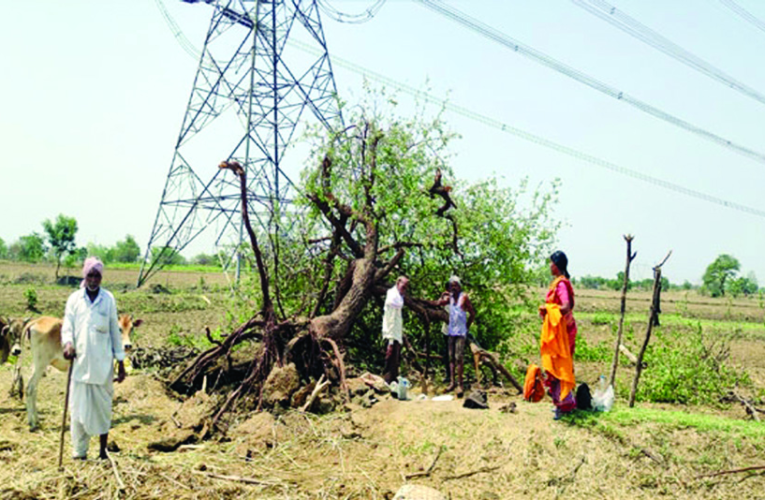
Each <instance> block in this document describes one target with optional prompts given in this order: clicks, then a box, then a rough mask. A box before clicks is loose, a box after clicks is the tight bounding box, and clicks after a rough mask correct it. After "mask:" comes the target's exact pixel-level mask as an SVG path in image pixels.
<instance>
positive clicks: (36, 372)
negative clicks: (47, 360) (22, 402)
mask: <svg viewBox="0 0 765 500" xmlns="http://www.w3.org/2000/svg"><path fill="white" fill-rule="evenodd" d="M37 363H38V359H37V357H35V363H34V367H33V371H32V376H31V377H30V378H29V384H28V385H27V401H26V403H27V422H28V423H29V430H30V431H33V430H35V429H36V428H37V424H38V418H37V384H39V383H40V379H41V378H42V374H43V373H44V371H45V367H44V366H42V367H41V366H38V364H37Z"/></svg>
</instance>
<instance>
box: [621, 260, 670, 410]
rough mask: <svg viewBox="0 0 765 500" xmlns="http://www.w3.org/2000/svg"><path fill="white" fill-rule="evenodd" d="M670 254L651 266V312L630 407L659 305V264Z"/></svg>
mask: <svg viewBox="0 0 765 500" xmlns="http://www.w3.org/2000/svg"><path fill="white" fill-rule="evenodd" d="M670 255H672V251H671V250H670V252H669V253H668V254H667V256H666V257H665V258H664V260H663V261H662V262H661V263H660V264H659V265H658V266H656V267H654V268H653V300H652V301H651V312H650V315H649V317H648V328H647V329H646V333H645V340H644V341H643V347H642V348H641V349H640V354H638V357H637V365H636V366H635V378H634V379H633V380H632V391H631V392H630V403H629V405H630V408H632V407H634V406H635V395H636V394H637V388H638V382H639V381H640V373H641V372H642V371H643V355H644V354H645V350H646V348H647V347H648V342H649V341H650V340H651V331H652V330H653V325H654V320H655V319H656V318H655V317H656V314H658V307H659V293H660V291H661V266H663V265H664V263H665V262H667V259H669V256H670Z"/></svg>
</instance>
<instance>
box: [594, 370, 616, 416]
mask: <svg viewBox="0 0 765 500" xmlns="http://www.w3.org/2000/svg"><path fill="white" fill-rule="evenodd" d="M613 406H614V386H612V385H609V384H608V382H606V377H605V375H601V376H600V380H599V381H598V388H597V389H596V390H595V394H593V395H592V407H593V409H595V410H596V411H609V410H611V408H612V407H613Z"/></svg>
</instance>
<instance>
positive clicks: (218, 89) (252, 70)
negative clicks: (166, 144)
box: [138, 0, 341, 286]
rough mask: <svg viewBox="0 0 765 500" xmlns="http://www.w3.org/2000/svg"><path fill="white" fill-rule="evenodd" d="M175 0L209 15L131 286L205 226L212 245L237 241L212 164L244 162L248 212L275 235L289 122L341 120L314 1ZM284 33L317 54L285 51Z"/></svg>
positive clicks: (230, 198) (237, 224)
mask: <svg viewBox="0 0 765 500" xmlns="http://www.w3.org/2000/svg"><path fill="white" fill-rule="evenodd" d="M183 1H184V2H186V3H206V4H209V5H210V6H211V7H212V9H213V13H212V18H211V20H210V27H209V29H208V30H207V36H206V38H205V43H204V47H203V49H202V53H201V56H200V60H199V67H198V69H197V73H196V77H195V78H194V85H193V88H192V91H191V97H190V98H189V102H188V106H187V108H186V114H185V116H184V119H183V124H182V126H181V131H180V133H179V134H178V140H177V142H176V145H175V152H174V154H173V159H172V163H171V165H170V170H169V172H168V174H167V180H166V181H165V188H164V191H163V193H162V200H161V201H160V204H159V209H158V211H157V216H156V219H155V221H154V227H153V229H152V231H151V235H150V237H149V243H148V246H147V249H146V254H145V258H144V263H143V265H142V266H141V271H140V274H139V277H138V286H141V285H142V284H143V283H145V282H146V280H147V279H149V278H150V277H151V276H152V275H153V274H155V273H156V272H157V271H159V270H160V269H161V268H162V267H163V266H165V265H167V264H168V263H170V262H171V259H172V258H173V256H174V255H175V254H176V253H177V252H180V251H181V250H183V249H184V248H185V247H186V246H187V245H188V244H189V243H190V242H191V241H192V240H194V239H195V238H196V237H198V236H199V235H200V234H201V233H203V232H205V231H215V233H214V236H215V244H216V245H222V244H223V243H224V242H225V241H226V239H227V238H232V237H233V238H234V239H235V241H236V242H237V243H241V241H242V226H241V215H240V188H239V181H238V179H236V178H234V177H227V176H225V175H224V172H223V171H221V170H219V169H218V168H217V165H218V163H219V162H220V161H221V160H237V161H239V162H240V163H241V164H242V166H244V167H245V170H246V172H247V184H248V186H247V187H248V191H249V192H248V198H249V200H250V203H251V206H250V213H252V214H268V215H267V216H266V217H263V218H261V225H262V226H263V227H264V228H265V229H267V230H269V231H270V232H271V233H272V234H274V233H276V232H278V229H277V231H275V230H274V228H275V227H276V228H278V221H279V216H278V214H279V211H280V210H281V209H282V208H281V207H284V206H285V205H286V204H288V203H290V201H291V197H292V196H293V195H294V186H293V185H292V183H291V181H290V179H289V178H288V176H287V175H286V174H285V171H284V169H283V167H284V163H283V160H284V153H285V149H286V147H287V146H288V145H289V143H290V140H291V139H292V138H293V135H294V133H295V131H296V128H297V126H298V124H299V123H302V122H304V121H305V120H306V119H307V118H315V119H318V120H319V122H321V123H322V124H323V125H325V126H326V127H327V128H332V126H333V124H335V123H337V121H338V119H341V117H340V110H339V107H338V103H337V99H336V93H337V91H336V87H335V81H334V76H333V74H332V67H331V65H330V61H329V54H328V51H327V45H326V40H325V37H324V31H323V28H322V24H321V19H320V16H319V6H318V0H183ZM290 37H295V38H298V39H299V40H301V41H303V42H306V41H309V42H310V43H311V44H312V45H314V47H315V48H317V49H318V50H319V54H320V55H318V56H308V55H306V54H305V53H304V52H299V51H298V50H297V49H295V48H291V47H290V46H288V45H287V40H288V39H289V38H290ZM232 129H233V130H237V131H241V133H240V132H237V133H236V134H234V135H233V136H232V134H231V130H232ZM267 226H270V229H269V227H267ZM238 255H239V253H238V250H232V251H231V253H230V255H229V256H228V258H227V262H226V263H225V265H226V267H228V266H229V265H230V264H231V262H232V260H233V259H234V258H235V257H237V256H238ZM238 269H239V268H238V259H237V276H238Z"/></svg>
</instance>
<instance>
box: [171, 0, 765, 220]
mask: <svg viewBox="0 0 765 500" xmlns="http://www.w3.org/2000/svg"><path fill="white" fill-rule="evenodd" d="M157 2H158V3H159V2H161V0H157ZM168 17H169V14H168ZM170 20H172V17H170ZM172 25H175V26H177V24H175V22H174V21H173V23H172V24H170V23H168V27H171V26H172ZM171 31H173V30H172V28H171ZM176 33H178V34H179V35H180V37H181V38H183V39H186V40H188V39H187V38H186V37H185V35H183V32H182V31H181V30H180V28H178V30H177V31H175V32H174V34H176ZM175 38H176V40H179V36H176V37H175ZM287 43H288V44H290V45H292V46H295V47H297V48H298V49H300V50H302V51H304V52H308V53H310V54H313V55H316V54H317V53H318V52H317V50H316V49H315V48H314V47H313V46H311V45H308V44H306V43H303V42H300V41H298V40H295V39H290V40H289V41H288V42H287ZM197 52H198V51H197ZM190 55H192V54H190ZM193 57H197V56H193ZM332 63H333V65H336V66H339V67H342V68H345V69H347V70H349V71H352V72H354V73H357V74H360V75H362V76H364V77H366V78H370V79H372V80H376V81H378V82H381V83H383V84H385V85H390V86H391V87H394V88H396V89H398V90H400V91H402V92H405V93H407V94H409V95H412V96H414V97H416V98H419V99H422V100H423V101H425V102H429V103H432V104H437V105H439V106H441V107H443V108H444V109H446V110H448V111H451V112H453V113H455V114H458V115H461V116H464V117H466V118H468V119H470V120H473V121H476V122H478V123H482V124H483V125H486V126H489V127H493V128H495V129H497V130H500V131H502V132H505V133H508V134H511V135H514V136H516V137H519V138H521V139H523V140H525V141H528V142H532V143H534V144H538V145H540V146H543V147H546V148H548V149H552V150H554V151H557V152H559V153H563V154H565V155H567V156H570V157H573V158H576V159H578V160H582V161H585V162H588V163H590V164H593V165H595V166H598V167H601V168H605V169H607V170H610V171H612V172H616V173H618V174H621V175H625V176H627V177H631V178H633V179H637V180H640V181H643V182H646V183H648V184H651V185H654V186H659V187H662V188H664V189H667V190H669V191H674V192H676V193H680V194H683V195H686V196H689V197H692V198H696V199H700V200H702V201H706V202H709V203H714V204H716V205H721V206H724V207H726V208H730V209H732V210H737V211H739V212H744V213H748V214H750V215H754V216H757V217H765V211H763V210H759V209H756V208H752V207H749V206H746V205H741V204H739V203H735V202H731V201H727V200H724V199H722V198H718V197H715V196H712V195H709V194H706V193H702V192H700V191H696V190H693V189H690V188H687V187H685V186H681V185H679V184H674V183H672V182H669V181H665V180H662V179H658V178H656V177H652V176H649V175H647V174H644V173H642V172H637V171H635V170H631V169H628V168H625V167H622V166H619V165H617V164H615V163H612V162H609V161H606V160H603V159H601V158H598V157H596V156H593V155H589V154H587V153H583V152H581V151H578V150H576V149H573V148H570V147H568V146H564V145H562V144H558V143H556V142H554V141H551V140H549V139H546V138H544V137H541V136H538V135H535V134H532V133H531V132H527V131H525V130H522V129H519V128H517V127H513V126H511V125H508V124H506V123H503V122H501V121H499V120H497V119H494V118H491V117H488V116H486V115H483V114H481V113H477V112H475V111H472V110H470V109H468V108H466V107H464V106H459V105H457V104H454V103H451V102H449V101H447V100H445V99H441V98H438V97H435V96H433V95H431V94H428V93H427V92H424V91H422V90H419V89H416V88H414V87H412V86H409V85H407V84H404V83H400V82H398V81H396V80H393V79H391V78H388V77H387V76H384V75H382V74H380V73H377V72H375V71H372V70H370V69H367V68H364V67H362V66H360V65H358V64H355V63H352V62H350V61H347V60H344V59H342V58H339V57H337V56H332Z"/></svg>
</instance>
